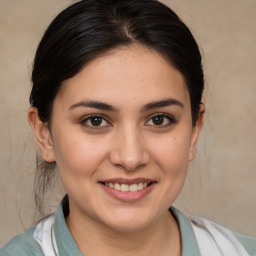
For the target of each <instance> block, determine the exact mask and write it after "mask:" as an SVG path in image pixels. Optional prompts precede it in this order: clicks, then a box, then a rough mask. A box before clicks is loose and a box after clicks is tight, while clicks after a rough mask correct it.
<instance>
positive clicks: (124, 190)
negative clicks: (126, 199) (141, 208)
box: [121, 184, 129, 192]
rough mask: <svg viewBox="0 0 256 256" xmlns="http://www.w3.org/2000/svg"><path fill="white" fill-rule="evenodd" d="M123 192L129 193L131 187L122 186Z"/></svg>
mask: <svg viewBox="0 0 256 256" xmlns="http://www.w3.org/2000/svg"><path fill="white" fill-rule="evenodd" d="M121 191H123V192H127V191H129V185H127V184H121Z"/></svg>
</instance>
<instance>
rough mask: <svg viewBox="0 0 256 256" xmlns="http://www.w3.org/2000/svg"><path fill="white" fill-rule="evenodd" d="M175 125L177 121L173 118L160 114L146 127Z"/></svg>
mask: <svg viewBox="0 0 256 256" xmlns="http://www.w3.org/2000/svg"><path fill="white" fill-rule="evenodd" d="M174 123H176V120H175V119H174V118H173V117H172V116H169V115H166V114H162V113H159V114H155V115H153V116H151V118H150V119H149V120H148V121H147V123H146V125H149V126H162V127H163V126H168V125H171V124H174Z"/></svg>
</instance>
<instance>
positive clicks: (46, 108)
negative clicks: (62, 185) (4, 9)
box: [30, 0, 204, 207]
mask: <svg viewBox="0 0 256 256" xmlns="http://www.w3.org/2000/svg"><path fill="white" fill-rule="evenodd" d="M132 44H140V45H145V46H146V47H149V48H151V49H153V50H155V51H157V52H159V53H160V54H162V55H163V56H164V57H166V58H167V59H168V60H169V61H170V63H172V65H173V66H174V67H175V68H176V69H177V70H179V71H180V72H181V74H183V76H184V78H185V81H186V85H187V89H188V91H189V95H190V101H191V115H192V125H195V123H196V120H197V117H198V112H199V106H200V103H201V98H202V92H203V89H204V75H203V70H202V64H201V55H200V51H199V49H198V45H197V43H196V41H195V39H194V37H193V36H192V34H191V32H190V30H189V29H188V28H187V26H186V25H185V24H184V23H183V22H182V21H181V20H180V19H179V17H178V16H177V15H176V14H175V13H174V12H173V11H172V10H171V9H169V8H168V7H167V6H165V5H164V4H162V3H160V2H158V1H156V0H140V1H138V0H84V1H80V2H78V3H75V4H73V5H71V6H70V7H68V8H67V9H65V10H64V11H62V12H61V13H60V14H59V15H58V16H57V17H56V18H55V19H54V20H53V21H52V23H51V24H50V26H49V27H48V29H47V30H46V32H45V34H44V36H43V38H42V40H41V42H40V44H39V46H38V49H37V52H36V55H35V59H34V67H33V72H32V83H33V87H32V91H31V95H30V104H31V105H32V106H34V107H36V108H37V109H38V113H39V117H40V119H41V120H42V121H44V122H48V124H50V121H51V111H52V105H53V101H54V99H55V97H56V95H57V93H58V91H59V89H60V87H61V86H62V84H63V82H64V81H65V80H67V79H69V78H71V77H73V76H75V75H76V74H77V73H79V71H80V70H81V69H82V68H83V67H86V63H88V62H89V61H91V60H93V59H95V58H97V57H98V56H100V55H101V54H103V53H106V52H107V51H110V50H112V49H114V48H117V47H120V46H130V45H132ZM41 167H42V166H41ZM50 167H53V165H51V166H48V167H46V168H45V167H43V168H40V164H39V165H38V175H37V182H36V183H35V188H36V202H37V206H39V207H40V195H41V194H43V193H44V191H45V189H46V187H47V186H48V184H49V182H50V178H49V177H50V174H51V172H53V170H52V169H53V168H50Z"/></svg>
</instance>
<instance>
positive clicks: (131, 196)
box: [100, 182, 156, 202]
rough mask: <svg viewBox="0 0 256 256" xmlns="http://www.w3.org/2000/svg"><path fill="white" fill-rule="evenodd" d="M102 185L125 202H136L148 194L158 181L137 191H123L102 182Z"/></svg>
mask: <svg viewBox="0 0 256 256" xmlns="http://www.w3.org/2000/svg"><path fill="white" fill-rule="evenodd" d="M100 185H101V187H102V188H103V189H104V190H105V191H106V192H107V193H108V194H109V195H110V196H112V197H114V198H116V199H118V200H120V201H125V202H135V201H139V200H141V199H142V198H144V197H145V196H147V195H148V194H149V193H150V192H151V191H152V189H153V188H154V186H155V185H156V182H153V183H152V184H150V185H149V186H147V187H145V188H143V189H142V190H139V191H136V192H123V191H119V190H115V189H113V188H110V187H107V186H105V185H104V184H102V183H100Z"/></svg>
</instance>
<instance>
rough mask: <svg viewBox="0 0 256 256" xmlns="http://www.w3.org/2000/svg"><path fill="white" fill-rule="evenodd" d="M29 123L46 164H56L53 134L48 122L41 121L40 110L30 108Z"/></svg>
mask: <svg viewBox="0 0 256 256" xmlns="http://www.w3.org/2000/svg"><path fill="white" fill-rule="evenodd" d="M28 122H29V124H30V127H31V129H32V131H33V133H34V136H35V139H36V143H37V145H38V147H39V149H40V151H41V154H42V157H43V159H44V160H45V161H46V162H49V163H50V162H54V161H55V156H54V150H53V142H52V137H51V133H50V130H49V127H48V123H47V122H43V121H41V119H40V118H39V115H38V109H37V108H35V107H30V108H29V110H28Z"/></svg>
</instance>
